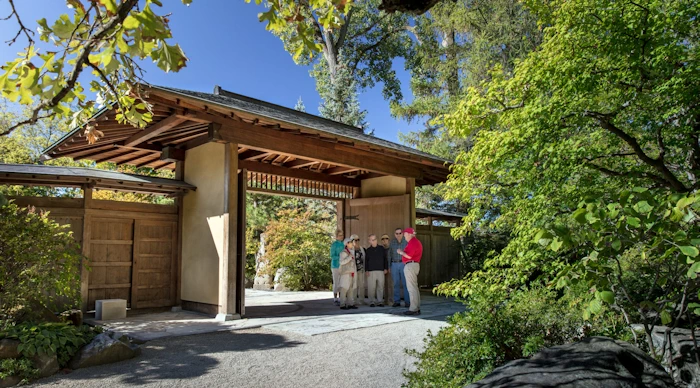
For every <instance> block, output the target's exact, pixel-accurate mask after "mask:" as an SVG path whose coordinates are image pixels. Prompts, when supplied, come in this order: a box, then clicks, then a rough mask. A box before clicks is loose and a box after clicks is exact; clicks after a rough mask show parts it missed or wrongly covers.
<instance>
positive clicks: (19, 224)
mask: <svg viewBox="0 0 700 388" xmlns="http://www.w3.org/2000/svg"><path fill="white" fill-rule="evenodd" d="M0 219H1V220H2V222H0V268H2V272H3V274H2V276H0V321H3V322H4V324H7V323H9V322H11V321H12V319H13V317H14V316H13V314H14V313H16V312H17V311H18V308H19V307H21V306H25V305H29V304H31V303H32V302H34V301H36V302H39V303H41V304H43V305H44V306H48V307H53V306H54V304H55V302H56V301H57V300H58V298H60V299H61V300H62V301H68V302H69V303H70V304H74V305H77V304H78V301H79V298H80V286H79V283H80V261H81V258H82V256H81V255H80V251H79V248H78V245H77V244H76V242H75V240H73V238H72V236H71V233H70V232H69V231H67V230H66V228H65V227H64V226H61V225H59V224H58V223H56V222H54V221H52V220H50V219H49V218H48V216H47V214H46V213H44V212H38V211H36V210H35V209H34V208H32V207H29V208H20V207H18V206H17V205H16V204H14V203H12V202H9V203H6V204H5V205H4V206H0ZM0 323H2V322H0Z"/></svg>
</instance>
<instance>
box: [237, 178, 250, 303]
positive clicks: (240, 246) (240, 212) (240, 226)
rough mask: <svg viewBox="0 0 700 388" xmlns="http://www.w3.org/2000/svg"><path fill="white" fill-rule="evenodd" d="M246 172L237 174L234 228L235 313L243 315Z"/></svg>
mask: <svg viewBox="0 0 700 388" xmlns="http://www.w3.org/2000/svg"><path fill="white" fill-rule="evenodd" d="M247 176H248V170H246V169H245V168H244V169H241V171H240V172H238V209H237V216H238V217H236V228H237V230H238V239H237V249H236V265H237V268H236V271H237V272H238V294H237V298H236V313H238V314H240V315H241V317H242V316H244V315H245V264H246V249H245V248H246V247H245V246H246V200H247V196H246V188H247V187H246V186H247V183H246V182H247Z"/></svg>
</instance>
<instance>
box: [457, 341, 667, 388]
mask: <svg viewBox="0 0 700 388" xmlns="http://www.w3.org/2000/svg"><path fill="white" fill-rule="evenodd" d="M468 387H470V388H481V387H490V388H493V387H519V388H524V387H532V388H535V387H557V388H647V387H648V388H666V387H668V388H671V387H675V385H674V382H673V379H672V378H671V376H669V375H668V373H666V371H665V370H664V368H663V366H661V365H660V364H659V363H657V362H656V361H654V359H652V358H651V357H650V356H649V355H647V354H646V353H644V352H643V351H642V350H641V349H639V348H637V347H635V346H633V345H631V344H628V343H626V342H622V341H615V340H613V339H610V338H606V337H591V338H586V339H584V340H582V341H580V342H577V343H573V344H568V345H561V346H554V347H551V348H547V349H544V350H542V351H541V352H539V353H537V354H535V355H534V356H533V357H532V358H530V359H523V360H516V361H511V362H509V363H507V364H505V365H503V366H501V367H499V368H496V369H494V370H493V372H491V373H490V374H489V375H488V376H486V377H485V378H484V379H483V380H480V381H478V382H476V383H474V384H471V385H469V386H468Z"/></svg>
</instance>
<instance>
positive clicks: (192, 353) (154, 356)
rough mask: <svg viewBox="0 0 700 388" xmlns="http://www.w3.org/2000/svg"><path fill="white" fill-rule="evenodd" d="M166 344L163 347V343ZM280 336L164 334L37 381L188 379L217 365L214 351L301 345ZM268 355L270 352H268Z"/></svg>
mask: <svg viewBox="0 0 700 388" xmlns="http://www.w3.org/2000/svg"><path fill="white" fill-rule="evenodd" d="M166 344H167V347H166V346H164V345H166ZM302 344H304V342H299V341H289V340H287V339H286V338H285V337H284V336H281V335H277V334H267V333H256V334H251V333H238V332H222V333H217V334H208V335H206V336H202V335H193V336H186V337H178V338H165V339H162V340H155V341H151V342H147V343H146V344H144V345H142V346H141V347H142V350H143V353H142V354H141V356H139V357H137V358H134V359H131V360H128V361H123V362H119V363H116V364H110V365H102V366H97V367H92V368H85V369H78V370H76V371H73V372H72V373H68V374H65V375H61V374H58V375H55V376H54V377H53V378H50V379H42V380H40V381H39V383H49V382H54V383H57V382H68V381H70V380H74V381H80V380H88V379H89V380H96V379H101V378H107V377H110V376H115V375H121V376H122V377H121V379H120V380H119V383H120V384H124V385H142V384H146V383H153V382H158V381H161V382H163V381H167V380H185V381H186V380H188V379H193V378H197V377H199V376H202V375H204V374H207V373H208V372H209V371H210V370H212V369H214V368H217V367H221V365H220V361H219V360H218V359H217V354H218V353H224V352H246V351H250V350H255V351H267V350H272V351H274V350H275V349H281V348H288V347H295V346H298V345H302ZM271 357H272V356H271Z"/></svg>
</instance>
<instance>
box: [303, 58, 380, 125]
mask: <svg viewBox="0 0 700 388" xmlns="http://www.w3.org/2000/svg"><path fill="white" fill-rule="evenodd" d="M340 58H341V61H342V57H340ZM313 73H315V75H314V78H316V80H317V83H316V88H317V90H318V94H319V95H320V96H321V99H322V102H321V105H320V106H319V112H321V116H323V117H325V118H327V119H331V120H334V121H338V122H340V123H343V124H347V125H352V126H353V127H358V128H360V129H362V130H363V131H364V130H365V129H366V128H367V126H368V123H367V122H366V120H365V118H366V116H367V111H365V110H363V109H362V108H361V107H360V101H359V99H358V90H357V89H358V88H357V81H356V80H355V78H354V77H353V76H352V74H351V72H350V70H349V69H348V66H347V64H346V63H345V62H341V63H340V64H339V65H338V66H337V67H336V71H335V76H334V77H331V76H330V75H329V74H328V70H327V67H326V66H325V65H324V64H319V65H317V66H316V69H314V71H313Z"/></svg>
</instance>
